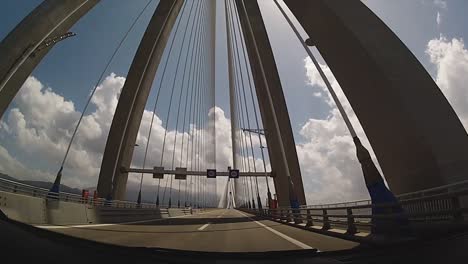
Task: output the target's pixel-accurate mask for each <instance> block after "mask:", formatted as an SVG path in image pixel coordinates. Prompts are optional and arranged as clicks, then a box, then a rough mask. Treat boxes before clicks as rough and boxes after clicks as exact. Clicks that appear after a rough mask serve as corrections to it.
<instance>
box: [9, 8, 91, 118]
mask: <svg viewBox="0 0 468 264" xmlns="http://www.w3.org/2000/svg"><path fill="white" fill-rule="evenodd" d="M97 3H99V0H45V1H44V2H42V3H41V4H40V5H39V6H37V7H36V8H35V9H34V10H33V11H32V12H31V13H30V14H29V15H28V16H26V17H25V18H24V19H23V20H22V21H21V22H20V23H19V24H18V25H17V26H16V27H15V28H14V29H13V30H12V31H11V32H10V33H9V34H8V35H7V36H6V37H5V39H3V40H2V42H1V43H0V118H1V117H2V116H3V114H4V113H5V111H6V110H7V108H8V106H9V105H10V103H11V101H12V100H13V98H14V97H15V95H16V94H17V93H18V91H19V89H20V88H21V86H22V85H23V83H24V82H25V81H26V79H27V78H28V77H29V75H31V73H32V71H33V70H34V69H35V68H36V66H37V65H38V64H39V63H40V62H41V60H42V59H43V58H44V56H45V55H47V53H48V52H49V50H50V49H52V48H53V45H52V46H49V47H47V48H43V49H41V50H40V51H37V47H38V46H39V45H40V44H42V43H43V42H44V41H45V40H47V39H49V38H51V37H56V36H59V35H62V34H64V33H66V32H67V31H68V30H69V29H70V28H71V27H72V26H73V25H74V24H75V23H76V22H77V21H78V20H79V19H80V18H81V17H83V16H84V15H85V14H86V13H87V12H88V11H89V10H90V9H91V8H93V7H94V6H95V5H96V4H97Z"/></svg>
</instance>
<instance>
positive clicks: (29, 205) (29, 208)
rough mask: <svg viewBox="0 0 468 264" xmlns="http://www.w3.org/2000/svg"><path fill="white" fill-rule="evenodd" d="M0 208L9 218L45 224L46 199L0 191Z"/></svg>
mask: <svg viewBox="0 0 468 264" xmlns="http://www.w3.org/2000/svg"><path fill="white" fill-rule="evenodd" d="M0 210H2V212H3V213H4V214H5V215H6V216H7V217H8V218H10V219H14V220H17V221H20V222H24V223H29V224H46V223H47V222H48V219H47V211H46V201H45V200H44V199H42V198H38V197H32V196H27V195H21V194H15V193H9V192H3V191H0Z"/></svg>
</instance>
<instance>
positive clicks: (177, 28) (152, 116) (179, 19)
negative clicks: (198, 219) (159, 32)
mask: <svg viewBox="0 0 468 264" xmlns="http://www.w3.org/2000/svg"><path fill="white" fill-rule="evenodd" d="M184 12H185V2H184V5H183V6H182V12H181V13H182V14H183V13H184ZM182 14H181V15H180V16H179V17H178V19H177V22H176V29H175V31H174V34H173V36H172V40H171V44H170V46H169V52H168V53H167V56H166V62H165V64H164V68H163V73H162V76H161V79H160V80H161V81H160V82H159V89H158V92H157V95H156V101H155V103H154V107H153V114H152V115H151V122H150V127H149V131H148V139H147V141H146V148H145V155H144V158H143V169H144V168H145V165H146V159H147V155H148V148H149V143H150V139H151V134H152V131H153V123H154V116H155V115H156V107H157V105H158V101H159V95H160V92H161V89H162V83H163V81H164V77H165V74H166V68H167V65H168V62H169V58H170V55H171V53H172V48H173V46H174V40H175V37H176V35H177V32H178V30H179V25H180V21H181V17H182ZM160 185H161V179H158V188H157V195H156V204H157V205H159V188H160Z"/></svg>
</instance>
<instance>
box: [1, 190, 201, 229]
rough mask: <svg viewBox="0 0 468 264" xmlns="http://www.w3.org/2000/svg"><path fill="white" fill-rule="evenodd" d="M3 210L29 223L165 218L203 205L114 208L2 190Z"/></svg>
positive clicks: (59, 223) (130, 220)
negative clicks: (193, 206)
mask: <svg viewBox="0 0 468 264" xmlns="http://www.w3.org/2000/svg"><path fill="white" fill-rule="evenodd" d="M0 210H1V211H2V212H3V213H4V214H5V215H6V216H7V217H8V218H10V219H13V220H17V221H20V222H23V223H27V224H36V225H37V224H50V225H77V224H105V223H123V222H133V221H143V220H151V219H164V218H170V217H178V216H184V215H190V214H192V213H199V212H201V211H202V210H201V209H194V210H192V209H185V208H183V209H179V208H171V209H166V208H160V209H146V208H115V207H104V206H94V205H90V204H80V203H73V202H67V201H57V200H48V199H45V198H40V197H32V196H27V195H21V194H16V193H9V192H3V191H0Z"/></svg>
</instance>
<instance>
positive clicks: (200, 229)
mask: <svg viewBox="0 0 468 264" xmlns="http://www.w3.org/2000/svg"><path fill="white" fill-rule="evenodd" d="M209 225H210V223H208V224H204V225H202V226H201V227H200V228H198V231H203V229H205V228H207V227H208V226H209Z"/></svg>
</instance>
